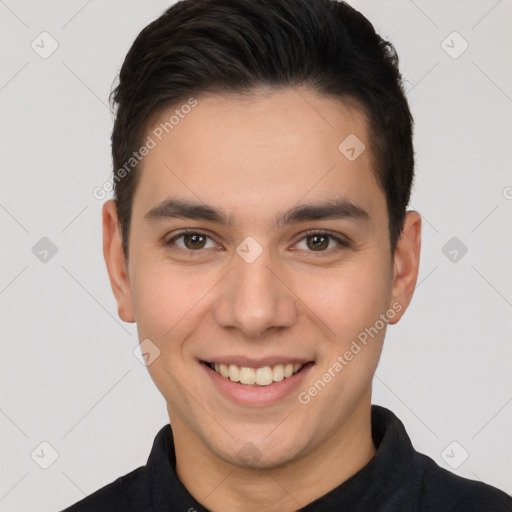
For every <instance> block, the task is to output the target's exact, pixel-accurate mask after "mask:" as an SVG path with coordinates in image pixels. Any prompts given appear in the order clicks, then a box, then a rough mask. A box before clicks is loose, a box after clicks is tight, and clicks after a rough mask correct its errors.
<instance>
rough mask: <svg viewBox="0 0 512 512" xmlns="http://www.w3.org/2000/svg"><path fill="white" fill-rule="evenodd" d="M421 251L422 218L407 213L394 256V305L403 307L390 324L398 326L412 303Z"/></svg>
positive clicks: (414, 213) (412, 212) (412, 213)
mask: <svg viewBox="0 0 512 512" xmlns="http://www.w3.org/2000/svg"><path fill="white" fill-rule="evenodd" d="M420 249H421V217H420V215H419V213H418V212H414V211H410V212H407V213H406V216H405V222H404V229H403V230H402V235H401V236H400V239H399V240H398V243H397V246H396V249H395V254H394V256H393V266H394V271H393V288H392V304H395V303H397V304H400V305H401V306H402V307H401V309H400V311H398V312H397V313H398V314H397V315H396V316H395V317H394V318H393V319H392V320H390V322H389V323H390V324H396V323H397V322H398V321H399V320H400V318H401V317H402V315H403V314H404V313H405V310H406V309H407V306H409V303H410V302H411V299H412V296H413V293H414V289H415V287H416V281H417V280H418V269H419V266H420Z"/></svg>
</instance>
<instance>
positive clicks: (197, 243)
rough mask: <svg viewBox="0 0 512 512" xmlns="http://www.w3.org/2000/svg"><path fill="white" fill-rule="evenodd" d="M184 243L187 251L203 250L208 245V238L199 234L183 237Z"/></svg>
mask: <svg viewBox="0 0 512 512" xmlns="http://www.w3.org/2000/svg"><path fill="white" fill-rule="evenodd" d="M183 243H184V244H185V247H186V248H187V249H192V250H194V249H202V248H203V247H204V245H205V243H206V237H205V236H204V235H201V234H199V233H194V234H191V235H189V234H187V235H183Z"/></svg>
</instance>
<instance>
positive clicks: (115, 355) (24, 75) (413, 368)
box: [0, 0, 512, 512]
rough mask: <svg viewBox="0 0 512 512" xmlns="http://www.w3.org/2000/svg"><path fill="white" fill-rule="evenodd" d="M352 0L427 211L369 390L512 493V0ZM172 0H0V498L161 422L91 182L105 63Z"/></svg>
mask: <svg viewBox="0 0 512 512" xmlns="http://www.w3.org/2000/svg"><path fill="white" fill-rule="evenodd" d="M351 3H352V4H353V5H354V6H355V7H358V8H360V9H361V10H362V12H363V13H364V14H366V15H367V16H368V17H369V18H370V20H371V21H372V22H373V23H374V24H375V26H376V28H377V30H378V31H379V32H380V33H382V35H384V36H385V37H388V38H390V39H391V41H392V42H393V43H394V44H395V45H396V47H397V49H398V52H399V55H400V57H401V63H402V70H403V74H404V75H405V77H406V78H407V80H408V82H409V92H408V97H409V99H410V103H411V108H412V110H413V115H414V116H415V119H416V134H415V144H416V151H417V181H416V187H415V191H414V196H413V200H412V207H414V208H415V209H417V210H418V211H419V212H420V213H421V214H422V215H423V218H424V227H423V250H422V260H421V268H420V277H419V281H418V283H419V284H418V289H417V291H416V296H415V299H414V300H413V302H412V305H411V307H410V309H409V311H408V312H407V314H406V315H405V317H404V319H403V320H402V321H401V322H400V323H399V324H398V325H397V326H393V327H391V328H390V329H389V330H388V336H387V339H386V343H385V348H384V353H383V356H382V359H381V364H380V366H379V368H378V370H377V375H376V377H375V379H374V403H378V404H381V405H384V406H387V407H389V408H391V409H392V410H393V411H395V412H396V414H397V415H398V416H399V417H400V418H401V419H402V421H403V422H404V423H405V426H406V428H407V430H408V432H409V435H410V437H411V438H412V441H413V444H414V446H415V448H416V449H418V450H419V451H422V452H424V453H426V454H428V455H429V456H430V457H431V458H433V459H434V460H435V461H436V462H437V463H438V464H440V465H441V466H443V467H446V468H450V466H451V467H455V466H458V467H457V468H456V469H453V471H454V472H456V473H458V474H460V475H462V476H466V477H469V478H472V479H476V480H483V481H485V482H488V483H490V484H493V485H495V486H497V487H500V488H502V489H504V490H506V491H507V492H509V493H512V477H511V474H512V467H511V466H512V464H511V460H512V438H511V436H510V432H511V431H512V404H511V401H512V385H511V380H512V377H511V374H512V372H511V356H512V346H511V343H510V339H511V333H512V325H511V322H510V318H511V316H510V314H511V307H512V286H511V277H512V267H511V265H510V262H511V261H512V242H511V236H510V233H511V228H512V216H511V213H512V175H511V173H510V162H511V161H512V159H511V142H510V141H511V140H512V117H511V115H510V114H511V110H512V99H511V96H512V72H511V67H510V62H511V49H512V31H510V26H511V21H512V2H511V1H510V0H501V1H495V0H492V1H484V0H479V1H477V0H473V1H468V0H464V1H462V0H460V1H426V0H423V1H420V0H417V1H415V2H413V1H409V0H396V1H385V2H384V1H382V0H380V1H377V0H374V1H368V0H366V1H357V2H356V1H354V2H351ZM169 5H170V2H168V1H163V0H162V1H160V0H158V1H157V0H150V1H148V0H145V1H141V0H138V1H126V0H125V1H100V0H90V1H86V0H66V1H24V0H0V20H1V26H0V52H1V69H0V108H1V116H0V130H1V132H0V140H1V153H0V155H1V157H0V158H1V160H0V162H1V170H2V174H1V176H2V177H1V180H2V181H1V187H0V224H1V233H2V235H1V236H2V239H1V245H0V247H1V265H0V309H1V325H2V335H1V343H2V346H1V359H0V379H1V387H0V390H1V391H0V393H1V394H0V429H1V433H2V434H1V437H0V460H1V461H2V467H3V469H2V472H1V474H0V511H29V510H39V511H42V512H44V511H54V510H59V509H61V508H63V507H64V506H66V505H69V504H71V503H72V502H75V501H77V500H78V499H80V498H82V497H83V496H85V495H86V494H90V493H91V492H93V491H95V490H96V489H98V488H99V487H101V486H103V485H105V484H107V483H109V482H111V481H112V480H114V479H115V478H117V477H118V476H120V475H122V474H125V473H127V472H129V471H131V470H132V469H134V468H136V467H138V466H140V465H142V464H144V463H145V462H146V459H147V456H148V454H149V451H150V448H151V444H152V441H153V437H154V435H155V434H156V432H157V431H158V430H159V429H160V428H161V427H162V426H163V425H164V424H165V423H167V422H168V417H167V414H166V409H165V403H164V400H163V398H162V397H161V396H160V394H159V392H158V391H157V389H156V388H155V386H154V385H153V383H152V381H151V380H150V378H149V375H148V373H147V370H146V368H145V367H144V366H143V364H141V363H140V361H139V360H138V359H137V358H136V357H135V356H134V353H133V351H134V349H135V347H136V346H137V343H138V340H137V334H136V330H135V327H134V326H133V325H128V324H124V323H123V322H121V321H120V320H119V319H118V317H117V309H116V304H115V302H114V298H113V295H112V293H111V290H110V285H109V283H108V280H107V273H106V270H105V266H104V262H103V257H102V252H101V224H100V213H101V206H102V202H101V201H98V200H97V199H95V198H94V197H93V195H92V190H93V188H94V187H96V186H101V185H102V184H103V183H104V182H105V180H107V179H108V177H109V174H110V172H111V163H110V155H109V136H110V130H111V126H112V119H111V115H110V111H109V108H108V100H107V98H108V93H109V91H110V87H111V84H112V81H113V79H114V77H115V75H116V74H117V73H118V71H119V68H120V65H121V63H122V60H123V58H124V56H125V54H126V52H127V50H128V48H129V46H130V45H131V43H132V42H133V40H134V38H135V37H136V35H137V34H138V33H139V31H140V30H141V29H142V28H143V27H144V26H145V25H146V24H147V23H149V22H150V21H151V20H153V19H154V18H155V17H157V16H158V15H159V14H160V13H161V12H162V11H163V10H164V9H165V8H166V7H168V6H169ZM43 31H47V32H48V33H49V34H51V38H53V39H54V40H55V41H57V43H58V48H57V49H56V51H55V52H54V53H53V54H52V55H50V56H49V57H48V58H46V59H43V58H42V57H41V56H40V53H41V52H43V50H44V51H49V49H51V44H52V40H51V39H50V38H49V36H40V34H41V32H43ZM454 31H456V32H458V33H459V34H460V37H459V36H458V35H456V34H455V35H454V34H452V33H453V32H454ZM33 41H34V45H35V46H36V48H37V50H38V52H39V53H38V52H36V51H35V50H34V49H33V48H32V47H31V44H32V42H33ZM443 41H445V42H444V43H443ZM465 41H467V43H468V44H469V47H468V48H467V50H466V51H465V52H464V53H462V54H460V53H461V51H462V50H463V49H464V47H465V44H466V43H465ZM53 44H55V43H53ZM459 54H460V55H459ZM455 57H456V58H455ZM43 237H47V238H48V239H49V240H50V241H51V243H52V244H53V245H54V246H55V247H56V249H57V252H56V253H55V254H53V252H54V250H55V249H53V252H52V246H51V245H49V243H48V241H47V240H43V241H40V239H41V238H43ZM453 237H456V240H455V241H452V242H450V244H449V245H448V246H445V244H447V243H448V242H449V241H450V240H451V239H452V238H453ZM36 244H38V245H36ZM34 246H35V249H33V248H34ZM464 247H466V248H467V253H466V254H463V252H464ZM443 248H444V249H443ZM45 251H48V252H45ZM453 251H456V252H453ZM45 258H46V259H45ZM454 260H455V261H454ZM42 442H46V443H49V444H50V445H51V448H50V447H49V446H48V445H41V443H42ZM454 442H455V444H453V443H454ZM54 450H55V451H56V452H57V453H58V457H57V458H56V460H55V461H53V458H52V454H53V453H54V452H53V451H54ZM466 454H467V455H468V457H467V459H466V460H464V459H465V457H466ZM41 465H43V466H44V465H49V467H48V468H47V469H43V468H42V467H41Z"/></svg>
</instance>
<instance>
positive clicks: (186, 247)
mask: <svg viewBox="0 0 512 512" xmlns="http://www.w3.org/2000/svg"><path fill="white" fill-rule="evenodd" d="M165 245H166V246H168V247H171V248H172V249H175V250H177V251H188V253H189V254H190V253H191V252H197V253H200V252H202V249H205V250H206V249H214V248H218V246H217V244H216V243H215V242H214V241H213V240H212V239H211V237H210V236H208V235H206V234H205V233H201V232H199V231H185V232H181V233H179V234H177V235H176V236H174V237H172V238H171V239H170V240H169V241H168V242H166V243H165Z"/></svg>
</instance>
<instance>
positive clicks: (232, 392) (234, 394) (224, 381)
mask: <svg viewBox="0 0 512 512" xmlns="http://www.w3.org/2000/svg"><path fill="white" fill-rule="evenodd" d="M200 365H201V366H202V367H203V369H204V371H205V372H206V374H207V375H208V376H209V378H210V379H211V380H212V382H213V383H214V385H215V386H216V387H217V389H219V391H220V392H221V393H222V394H223V395H225V396H226V397H228V398H229V399H231V400H233V401H234V402H237V403H239V404H241V405H250V406H264V405H271V404H274V403H276V402H279V401H280V400H282V399H283V398H285V397H286V396H288V395H290V394H291V393H293V391H295V390H296V389H297V388H298V387H299V386H300V385H301V383H302V382H303V381H304V379H305V378H306V376H307V374H308V373H309V370H311V368H312V367H313V366H314V363H308V364H306V365H304V366H303V367H302V369H301V370H300V371H299V372H297V373H295V374H293V375H292V376H291V377H286V378H284V379H283V380H281V381H279V382H273V383H272V384H269V385H268V386H257V385H256V386H248V385H246V384H240V383H239V382H233V381H232V380H231V379H228V378H226V377H223V376H222V375H220V374H218V373H217V372H216V371H215V370H212V369H211V368H210V367H209V366H207V365H206V364H205V363H202V362H201V363H200Z"/></svg>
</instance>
